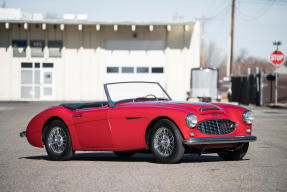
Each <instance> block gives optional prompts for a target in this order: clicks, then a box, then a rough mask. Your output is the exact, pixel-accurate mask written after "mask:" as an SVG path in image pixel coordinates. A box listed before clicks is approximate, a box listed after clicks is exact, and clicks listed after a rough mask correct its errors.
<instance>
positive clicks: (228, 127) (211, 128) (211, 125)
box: [196, 119, 236, 135]
mask: <svg viewBox="0 0 287 192" xmlns="http://www.w3.org/2000/svg"><path fill="white" fill-rule="evenodd" d="M196 127H197V129H198V130H199V132H201V133H203V134H207V135H225V134H229V133H232V132H233V131H234V130H235V128H236V123H234V122H233V121H231V120H228V119H208V120H204V121H201V122H200V123H198V124H197V126H196Z"/></svg>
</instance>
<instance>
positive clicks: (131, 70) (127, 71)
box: [122, 67, 134, 73]
mask: <svg viewBox="0 0 287 192" xmlns="http://www.w3.org/2000/svg"><path fill="white" fill-rule="evenodd" d="M133 72H134V68H133V67H122V73H133Z"/></svg>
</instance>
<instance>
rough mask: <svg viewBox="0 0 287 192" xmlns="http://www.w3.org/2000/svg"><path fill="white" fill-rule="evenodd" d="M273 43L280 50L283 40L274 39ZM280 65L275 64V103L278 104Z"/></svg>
mask: <svg viewBox="0 0 287 192" xmlns="http://www.w3.org/2000/svg"><path fill="white" fill-rule="evenodd" d="M273 45H274V46H276V52H277V51H278V50H279V46H280V45H281V41H274V42H273ZM277 98H278V66H275V105H277V103H278V101H277Z"/></svg>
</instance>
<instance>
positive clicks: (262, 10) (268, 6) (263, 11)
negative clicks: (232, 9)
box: [238, 0, 287, 21]
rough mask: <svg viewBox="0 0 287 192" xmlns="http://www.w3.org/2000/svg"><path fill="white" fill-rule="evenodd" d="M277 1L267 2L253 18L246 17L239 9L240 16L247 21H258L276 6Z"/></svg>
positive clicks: (269, 0) (270, 0)
mask: <svg viewBox="0 0 287 192" xmlns="http://www.w3.org/2000/svg"><path fill="white" fill-rule="evenodd" d="M275 1H276V0H268V1H265V4H264V5H263V6H262V8H261V9H259V10H258V11H257V13H256V14H255V15H253V16H249V15H246V14H244V13H243V12H242V11H241V10H240V9H238V13H239V16H240V18H241V19H243V20H246V21H252V20H256V19H258V18H260V17H262V16H263V15H265V14H266V13H267V12H268V11H269V9H270V8H271V7H272V6H273V5H274V3H275ZM281 1H282V0H281ZM286 2H287V1H286Z"/></svg>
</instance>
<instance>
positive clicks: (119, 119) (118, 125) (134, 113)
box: [108, 106, 148, 150]
mask: <svg viewBox="0 0 287 192" xmlns="http://www.w3.org/2000/svg"><path fill="white" fill-rule="evenodd" d="M144 113H145V112H144V111H143V110H142V109H134V108H130V107H121V106H116V107H113V108H110V110H109V111H108V119H109V122H110V126H111V130H112V134H113V139H114V143H115V146H116V148H117V149H118V150H136V149H144V148H145V147H146V144H145V130H146V127H147V125H148V119H147V118H146V117H145V116H144Z"/></svg>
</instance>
